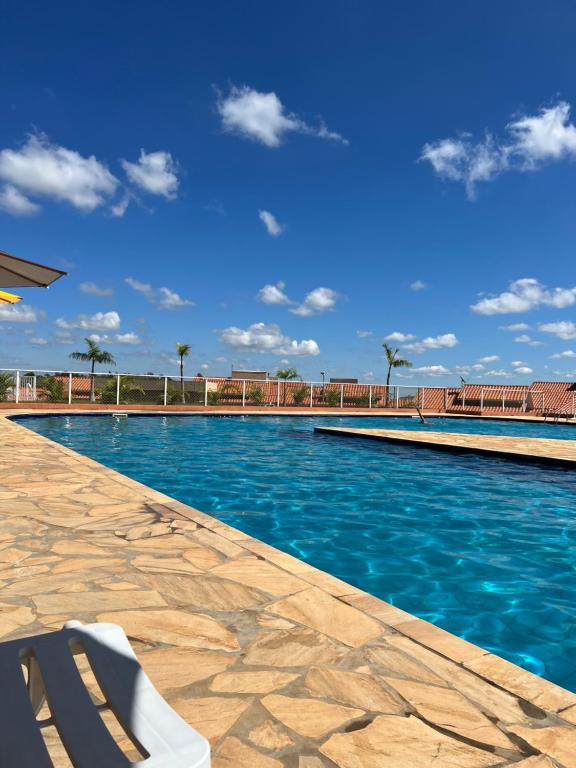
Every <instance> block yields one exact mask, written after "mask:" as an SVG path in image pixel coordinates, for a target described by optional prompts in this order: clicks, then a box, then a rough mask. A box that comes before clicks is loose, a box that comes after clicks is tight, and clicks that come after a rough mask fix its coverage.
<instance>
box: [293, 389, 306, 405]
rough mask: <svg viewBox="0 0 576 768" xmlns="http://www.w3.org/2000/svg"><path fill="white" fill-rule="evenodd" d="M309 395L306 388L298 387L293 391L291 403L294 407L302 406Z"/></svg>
mask: <svg viewBox="0 0 576 768" xmlns="http://www.w3.org/2000/svg"><path fill="white" fill-rule="evenodd" d="M309 394H310V390H309V388H308V387H298V388H297V389H293V390H292V401H293V403H294V405H302V404H303V403H304V401H305V400H306V398H307V397H308V395H309Z"/></svg>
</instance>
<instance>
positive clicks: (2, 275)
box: [0, 251, 66, 288]
mask: <svg viewBox="0 0 576 768" xmlns="http://www.w3.org/2000/svg"><path fill="white" fill-rule="evenodd" d="M65 274H66V272H63V271H62V270H61V269H53V268H52V267H45V266H44V265H43V264H36V263H35V262H33V261H26V260H25V259H19V258H17V257H16V256H12V255H10V254H9V253H6V252H5V251H0V288H30V287H32V288H46V287H47V286H49V285H51V284H52V283H53V282H54V281H55V280H58V278H59V277H62V276H63V275H65Z"/></svg>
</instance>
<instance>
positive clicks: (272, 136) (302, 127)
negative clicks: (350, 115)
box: [217, 85, 348, 147]
mask: <svg viewBox="0 0 576 768" xmlns="http://www.w3.org/2000/svg"><path fill="white" fill-rule="evenodd" d="M217 107H218V112H219V114H220V116H221V118H222V127H223V128H224V130H225V131H227V132H229V133H236V134H238V135H240V136H243V137H244V138H248V139H252V140H254V141H258V142H260V143H261V144H265V145H266V146H267V147H278V146H280V144H282V142H283V140H284V138H285V136H286V135H287V134H289V133H303V134H307V135H310V136H317V137H319V138H322V139H331V140H333V141H339V142H341V143H343V144H347V143H348V142H347V141H346V139H344V138H343V137H342V136H340V134H338V133H334V132H333V131H329V130H328V128H327V127H326V126H325V125H324V123H320V126H319V127H317V128H315V127H313V126H310V125H307V124H306V123H305V122H304V121H303V120H302V119H301V118H299V117H298V116H297V115H294V114H292V113H289V112H286V109H285V107H284V105H283V104H282V102H281V101H280V99H279V98H278V96H277V95H276V94H275V93H273V92H271V93H261V92H260V91H257V90H255V89H254V88H249V87H248V86H246V85H243V86H240V87H236V86H234V87H232V88H231V90H230V93H229V94H228V96H226V97H225V98H223V97H222V96H221V97H220V98H219V99H218V105H217Z"/></svg>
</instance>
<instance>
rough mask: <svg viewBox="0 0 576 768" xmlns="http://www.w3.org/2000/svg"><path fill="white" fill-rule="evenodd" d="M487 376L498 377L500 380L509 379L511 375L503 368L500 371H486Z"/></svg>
mask: <svg viewBox="0 0 576 768" xmlns="http://www.w3.org/2000/svg"><path fill="white" fill-rule="evenodd" d="M485 376H496V377H497V378H499V379H509V378H510V373H509V372H508V371H505V370H504V369H503V368H501V369H500V370H494V371H486V373H485Z"/></svg>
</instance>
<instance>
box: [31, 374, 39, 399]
mask: <svg viewBox="0 0 576 768" xmlns="http://www.w3.org/2000/svg"><path fill="white" fill-rule="evenodd" d="M37 379H38V377H37V376H36V374H34V378H33V379H32V400H33V401H34V402H36V389H37Z"/></svg>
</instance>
